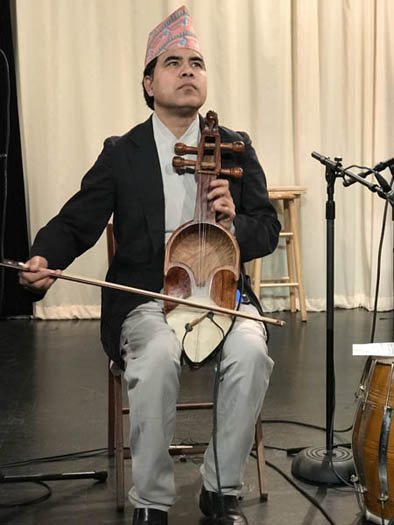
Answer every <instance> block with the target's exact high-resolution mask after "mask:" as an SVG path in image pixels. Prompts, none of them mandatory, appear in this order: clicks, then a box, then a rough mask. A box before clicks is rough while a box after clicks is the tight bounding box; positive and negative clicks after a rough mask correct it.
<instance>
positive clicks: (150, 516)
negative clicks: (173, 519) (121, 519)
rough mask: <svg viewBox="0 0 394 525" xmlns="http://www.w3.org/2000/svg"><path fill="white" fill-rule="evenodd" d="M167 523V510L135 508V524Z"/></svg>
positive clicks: (153, 524) (155, 524)
mask: <svg viewBox="0 0 394 525" xmlns="http://www.w3.org/2000/svg"><path fill="white" fill-rule="evenodd" d="M148 523H149V525H167V524H168V521H167V512H164V511H163V510H158V509H146V508H144V509H135V510H134V515H133V525H144V524H148Z"/></svg>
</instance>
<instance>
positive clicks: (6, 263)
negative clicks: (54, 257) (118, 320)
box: [0, 259, 286, 326]
mask: <svg viewBox="0 0 394 525" xmlns="http://www.w3.org/2000/svg"><path fill="white" fill-rule="evenodd" d="M0 266H3V267H4V268H12V269H14V270H19V271H22V272H29V271H30V269H29V267H28V266H26V265H25V264H24V263H22V262H18V261H11V260H8V259H3V261H2V262H0ZM39 271H42V272H45V273H46V274H47V275H48V276H49V277H54V278H55V279H64V280H66V281H74V282H76V283H82V284H90V285H91V286H99V287H100V288H112V289H113V290H119V291H122V292H129V293H136V294H139V295H146V296H148V297H152V298H153V299H161V300H163V301H171V302H173V303H179V304H184V305H186V306H192V307H194V308H200V309H201V310H208V311H212V312H215V313H220V314H227V315H235V316H238V317H243V318H245V319H252V320H253V321H260V322H264V323H268V324H273V325H276V326H284V325H285V324H286V323H285V321H282V320H280V319H273V318H271V317H262V316H259V315H252V314H248V313H246V312H240V311H238V310H231V309H230V308H222V307H221V306H216V305H214V306H212V305H209V306H207V305H204V304H201V303H196V302H194V301H189V300H188V299H182V298H180V297H172V296H170V295H165V294H162V293H158V292H151V291H149V290H141V289H139V288H133V287H132V286H125V285H123V284H116V283H111V282H107V281H100V280H98V279H87V278H85V277H80V276H78V275H70V274H66V273H59V274H58V273H56V272H55V270H50V269H49V268H40V269H39Z"/></svg>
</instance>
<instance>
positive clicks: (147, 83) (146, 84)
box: [144, 75, 153, 97]
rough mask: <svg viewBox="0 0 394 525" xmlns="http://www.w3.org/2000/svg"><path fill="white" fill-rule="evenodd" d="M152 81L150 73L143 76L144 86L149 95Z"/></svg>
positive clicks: (150, 94)
mask: <svg viewBox="0 0 394 525" xmlns="http://www.w3.org/2000/svg"><path fill="white" fill-rule="evenodd" d="M152 82H153V78H152V77H151V76H150V75H145V76H144V88H145V90H146V92H147V93H148V95H149V96H150V97H152V96H153V90H152Z"/></svg>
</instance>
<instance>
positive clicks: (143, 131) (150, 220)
mask: <svg viewBox="0 0 394 525" xmlns="http://www.w3.org/2000/svg"><path fill="white" fill-rule="evenodd" d="M129 138H130V140H131V141H132V143H133V146H134V147H132V148H130V152H129V161H130V164H131V168H132V173H133V177H134V180H135V181H136V186H137V188H136V190H137V192H138V194H139V196H140V198H141V201H142V204H143V208H144V213H145V219H146V221H147V224H148V230H149V235H150V238H151V241H152V244H153V249H154V252H157V251H158V250H159V249H161V248H162V246H163V244H164V190H163V180H162V175H161V170H160V162H159V156H158V154H157V149H156V144H155V140H154V137H153V127H152V117H150V118H149V119H148V120H147V121H146V122H144V123H143V124H141V125H140V126H138V127H137V128H134V130H133V131H132V132H131V133H130V135H129Z"/></svg>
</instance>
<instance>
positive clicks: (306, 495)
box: [250, 452, 336, 525]
mask: <svg viewBox="0 0 394 525" xmlns="http://www.w3.org/2000/svg"><path fill="white" fill-rule="evenodd" d="M250 455H251V456H252V457H253V458H254V459H257V456H256V454H255V453H254V452H252V453H251V454H250ZM265 462H266V464H267V465H268V466H269V467H270V468H272V469H274V470H275V471H276V472H277V473H278V474H280V475H281V476H282V477H283V478H284V479H285V480H286V481H287V482H288V483H290V485H292V486H293V487H294V488H295V489H296V490H297V491H298V492H300V493H301V494H302V495H303V496H304V497H305V498H306V499H307V500H309V501H310V502H311V503H312V505H314V506H315V507H316V508H317V509H318V510H319V511H320V512H321V513H322V514H323V516H324V517H325V518H326V520H327V521H328V523H330V524H331V525H336V523H335V521H334V520H333V519H332V518H331V516H330V515H329V514H328V512H327V511H326V510H325V509H324V508H323V507H322V505H320V503H319V502H318V501H317V499H316V498H314V497H313V496H311V495H310V494H309V493H308V492H307V491H306V490H304V489H303V488H302V487H300V486H299V485H297V483H295V481H293V480H292V479H291V477H290V476H288V475H287V474H286V473H285V472H283V470H281V469H280V468H279V467H277V466H276V465H274V464H273V463H271V462H270V461H268V460H265Z"/></svg>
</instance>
